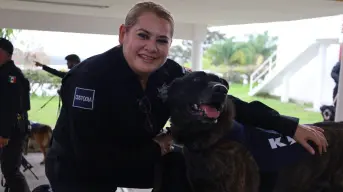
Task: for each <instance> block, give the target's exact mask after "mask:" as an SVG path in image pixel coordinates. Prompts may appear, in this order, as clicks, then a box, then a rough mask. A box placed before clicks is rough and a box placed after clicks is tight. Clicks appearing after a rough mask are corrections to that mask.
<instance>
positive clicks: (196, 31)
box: [191, 24, 207, 71]
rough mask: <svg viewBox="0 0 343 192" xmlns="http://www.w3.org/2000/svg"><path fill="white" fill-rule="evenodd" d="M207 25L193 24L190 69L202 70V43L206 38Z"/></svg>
mask: <svg viewBox="0 0 343 192" xmlns="http://www.w3.org/2000/svg"><path fill="white" fill-rule="evenodd" d="M206 33H207V26H206V25H198V24H194V25H193V39H192V61H191V62H192V70H193V71H200V70H202V56H203V50H202V43H203V41H204V40H205V38H206Z"/></svg>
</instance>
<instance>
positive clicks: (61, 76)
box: [43, 65, 67, 78]
mask: <svg viewBox="0 0 343 192" xmlns="http://www.w3.org/2000/svg"><path fill="white" fill-rule="evenodd" d="M43 70H44V71H46V72H49V73H51V74H53V75H56V76H57V77H60V78H63V77H64V76H65V75H66V74H67V73H66V72H63V71H58V70H56V69H53V68H51V67H48V66H46V65H43Z"/></svg>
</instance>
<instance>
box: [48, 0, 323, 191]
mask: <svg viewBox="0 0 343 192" xmlns="http://www.w3.org/2000/svg"><path fill="white" fill-rule="evenodd" d="M173 33H174V21H173V18H172V16H171V15H170V13H169V12H168V11H167V10H165V9H164V8H163V7H162V6H160V5H157V4H155V3H152V2H143V3H138V4H136V5H135V6H134V7H133V8H132V9H131V10H130V11H129V13H128V15H127V17H126V19H125V24H123V25H122V26H120V29H119V42H120V46H118V47H115V48H113V49H111V50H109V51H107V52H105V53H103V54H100V55H96V56H93V57H91V58H89V59H87V60H85V61H84V62H82V63H81V64H79V65H77V66H76V67H75V68H73V69H72V70H71V71H70V72H69V73H68V74H67V76H66V77H65V78H64V79H63V82H62V88H61V98H62V102H63V107H62V109H61V114H60V117H59V119H58V122H57V124H56V127H55V129H54V134H53V142H52V146H51V149H50V151H49V153H48V157H47V160H46V173H47V176H48V179H49V181H50V183H51V185H52V188H53V190H54V192H60V191H73V190H74V191H75V190H76V191H80V190H86V191H100V190H99V189H101V191H111V190H113V189H115V188H116V187H128V188H152V187H153V186H154V182H155V181H156V180H157V179H158V178H159V177H158V176H156V175H155V176H156V177H154V169H155V165H156V164H157V163H162V165H163V166H164V167H163V168H164V173H166V175H165V176H163V177H162V178H163V179H162V181H158V183H162V191H164V192H166V191H179V192H181V191H184V190H187V189H186V188H183V187H184V186H186V183H185V182H186V180H187V179H186V178H185V172H184V171H185V167H184V164H183V159H182V156H181V155H180V154H178V153H169V152H170V145H171V138H170V136H166V135H159V136H156V135H157V134H158V133H159V132H160V130H161V129H162V128H163V126H164V125H165V123H166V122H167V120H168V118H169V111H168V107H167V105H166V104H165V103H164V100H163V88H164V87H165V86H166V85H168V84H169V83H170V82H171V81H172V80H174V79H175V78H177V77H180V76H182V75H184V73H185V69H184V68H182V67H181V66H180V65H178V64H177V63H176V62H174V61H172V60H169V59H168V60H167V55H168V51H169V48H170V46H171V43H172V38H173ZM235 103H236V104H237V106H238V107H237V111H238V114H237V118H238V121H240V122H241V123H243V124H250V125H253V126H259V127H263V128H265V129H275V130H276V131H279V132H281V133H283V134H285V135H290V136H294V138H295V139H296V140H297V141H298V142H299V143H301V144H302V145H303V146H304V147H306V148H307V149H308V150H309V151H310V152H311V153H313V149H312V148H311V147H310V146H309V145H308V144H307V143H306V141H307V140H312V141H314V142H315V143H316V144H317V145H318V147H319V150H320V151H322V150H325V148H326V146H327V143H326V140H325V138H324V136H323V134H322V131H323V130H321V129H319V128H312V127H307V126H302V125H298V120H297V119H295V120H289V119H286V118H283V117H282V116H280V115H279V114H278V113H276V112H275V111H274V110H272V109H270V108H268V107H267V106H265V108H264V107H260V106H261V105H263V104H259V105H256V102H254V103H252V104H249V103H245V102H243V101H241V100H239V99H236V101H235ZM255 106H259V107H258V108H256V107H255ZM263 106H264V105H263ZM257 109H258V110H257ZM254 115H255V116H254ZM256 115H258V116H257V117H259V118H261V117H263V118H264V119H260V120H257V119H258V118H255V119H254V118H253V117H256ZM251 117H252V118H251ZM266 118H268V121H270V122H271V123H264V122H266V121H267V120H266ZM161 156H163V157H161Z"/></svg>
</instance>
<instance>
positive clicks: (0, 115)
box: [0, 75, 20, 138]
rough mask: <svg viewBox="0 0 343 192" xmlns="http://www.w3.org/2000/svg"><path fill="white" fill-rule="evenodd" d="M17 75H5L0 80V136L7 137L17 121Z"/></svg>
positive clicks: (18, 100) (18, 92) (18, 99)
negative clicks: (0, 80)
mask: <svg viewBox="0 0 343 192" xmlns="http://www.w3.org/2000/svg"><path fill="white" fill-rule="evenodd" d="M17 80H18V79H17V76H15V75H5V78H4V79H2V82H0V90H1V91H0V136H1V137H4V138H9V136H10V134H11V130H12V128H13V127H14V125H15V123H16V121H17V110H18V109H17V108H18V107H17V106H18V103H20V86H19V82H17Z"/></svg>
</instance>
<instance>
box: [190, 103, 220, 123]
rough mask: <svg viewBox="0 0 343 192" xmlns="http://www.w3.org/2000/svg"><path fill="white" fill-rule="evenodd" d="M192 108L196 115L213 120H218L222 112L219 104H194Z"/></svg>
mask: <svg viewBox="0 0 343 192" xmlns="http://www.w3.org/2000/svg"><path fill="white" fill-rule="evenodd" d="M191 108H192V111H193V112H194V113H195V114H196V115H201V116H203V117H206V118H209V119H212V120H215V119H218V117H219V116H220V112H221V105H219V104H203V103H202V104H193V105H192V106H191Z"/></svg>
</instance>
